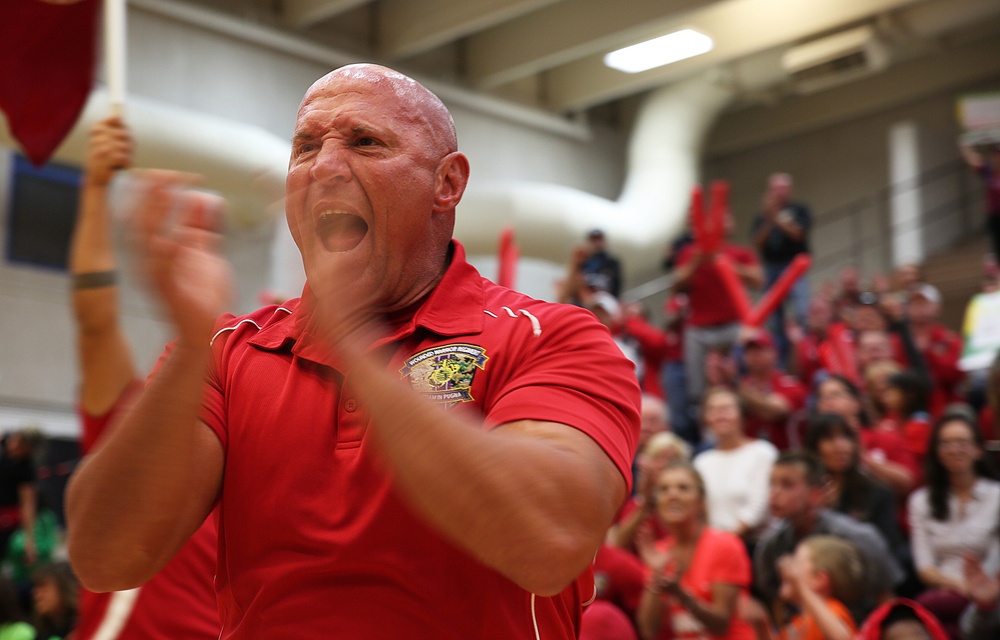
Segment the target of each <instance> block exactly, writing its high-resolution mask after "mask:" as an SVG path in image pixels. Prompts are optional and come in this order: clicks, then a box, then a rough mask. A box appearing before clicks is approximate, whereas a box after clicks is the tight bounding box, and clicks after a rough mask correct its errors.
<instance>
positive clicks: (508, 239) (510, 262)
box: [497, 227, 520, 289]
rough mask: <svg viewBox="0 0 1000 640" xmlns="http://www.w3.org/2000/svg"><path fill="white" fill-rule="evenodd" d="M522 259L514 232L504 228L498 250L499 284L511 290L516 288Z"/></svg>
mask: <svg viewBox="0 0 1000 640" xmlns="http://www.w3.org/2000/svg"><path fill="white" fill-rule="evenodd" d="M519 257H520V251H518V248H517V245H516V244H514V230H513V229H511V228H510V227H504V229H503V230H502V231H501V232H500V246H499V248H498V249H497V284H498V285H500V286H501V287H507V288H509V289H513V288H514V279H515V276H516V274H517V260H518V258H519Z"/></svg>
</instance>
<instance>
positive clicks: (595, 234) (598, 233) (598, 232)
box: [587, 229, 604, 240]
mask: <svg viewBox="0 0 1000 640" xmlns="http://www.w3.org/2000/svg"><path fill="white" fill-rule="evenodd" d="M587 237H588V238H590V239H591V240H593V239H594V238H603V237H604V230H603V229H591V230H590V233H588V234H587Z"/></svg>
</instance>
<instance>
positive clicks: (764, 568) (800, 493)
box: [754, 452, 904, 620]
mask: <svg viewBox="0 0 1000 640" xmlns="http://www.w3.org/2000/svg"><path fill="white" fill-rule="evenodd" d="M825 492H826V477H825V475H824V473H823V466H822V463H821V462H820V461H819V460H818V459H817V458H816V457H815V456H813V455H812V454H809V453H804V452H789V453H784V454H782V455H781V456H780V457H779V458H778V459H777V461H775V463H774V466H773V467H772V468H771V492H770V500H769V502H770V508H771V515H772V516H774V517H775V518H777V520H776V521H775V522H774V523H773V524H772V525H771V526H770V527H768V529H767V530H765V531H764V533H763V534H762V535H761V537H760V540H759V541H758V542H757V548H756V549H755V551H754V579H755V582H756V585H757V592H758V593H759V594H760V595H761V596H762V597H763V598H764V600H765V603H766V604H767V605H768V608H769V609H770V610H772V611H773V610H775V607H776V606H777V605H778V591H779V587H780V582H781V580H780V575H779V574H778V562H779V560H780V558H781V557H782V556H786V555H791V554H792V553H793V552H794V551H795V547H796V546H797V545H798V543H799V542H801V541H802V540H804V539H805V538H807V537H809V536H813V535H819V534H825V535H832V536H837V537H839V538H843V539H845V540H847V541H848V542H850V543H852V544H853V545H854V546H855V547H856V548H857V549H858V551H860V552H861V553H862V555H863V556H864V560H865V561H864V566H865V579H864V581H863V583H862V584H863V590H862V592H861V594H859V598H858V601H857V603H856V604H855V605H854V606H853V608H852V613H853V614H854V619H855V620H861V619H863V618H864V616H865V615H867V613H868V612H869V611H871V610H872V609H873V608H874V607H875V605H876V603H878V602H880V601H881V600H882V599H883V598H885V597H886V596H887V595H888V594H891V593H892V591H893V589H894V588H895V586H896V585H897V584H898V583H900V582H901V581H902V580H903V578H904V574H903V571H902V569H900V567H899V564H898V563H897V562H896V560H895V558H893V556H892V554H891V553H890V552H889V548H888V546H887V545H886V542H885V540H884V539H883V538H882V536H881V535H880V534H879V532H878V530H877V529H876V528H875V527H873V526H872V525H870V524H865V523H861V522H857V521H856V520H854V519H853V518H850V517H848V516H846V515H843V514H840V513H837V512H835V511H831V510H830V509H827V508H825V507H824V506H823V505H824V503H825V500H826V496H825Z"/></svg>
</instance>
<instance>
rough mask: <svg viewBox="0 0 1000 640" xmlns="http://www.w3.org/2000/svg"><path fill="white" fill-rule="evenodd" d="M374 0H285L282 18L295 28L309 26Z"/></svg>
mask: <svg viewBox="0 0 1000 640" xmlns="http://www.w3.org/2000/svg"><path fill="white" fill-rule="evenodd" d="M371 1H372V0H284V3H283V5H282V6H283V8H282V11H281V19H282V22H284V23H285V24H286V25H288V26H290V27H295V28H302V27H309V26H312V25H314V24H317V23H319V22H323V21H324V20H327V19H328V18H332V17H334V16H336V15H338V14H341V13H345V12H347V11H350V10H351V9H355V8H357V7H360V6H361V5H363V4H368V3H369V2H371Z"/></svg>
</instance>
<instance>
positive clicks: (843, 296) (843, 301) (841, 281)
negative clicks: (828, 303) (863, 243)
mask: <svg viewBox="0 0 1000 640" xmlns="http://www.w3.org/2000/svg"><path fill="white" fill-rule="evenodd" d="M861 291H862V289H861V272H860V271H859V270H858V268H857V267H855V266H846V267H844V268H843V269H841V270H840V273H839V274H838V276H837V293H836V297H835V298H834V300H833V310H834V313H835V314H836V315H837V317H838V318H840V320H841V321H843V322H847V323H850V322H851V316H852V314H853V313H854V309H855V307H856V306H857V304H858V299H859V297H860V296H861Z"/></svg>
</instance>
